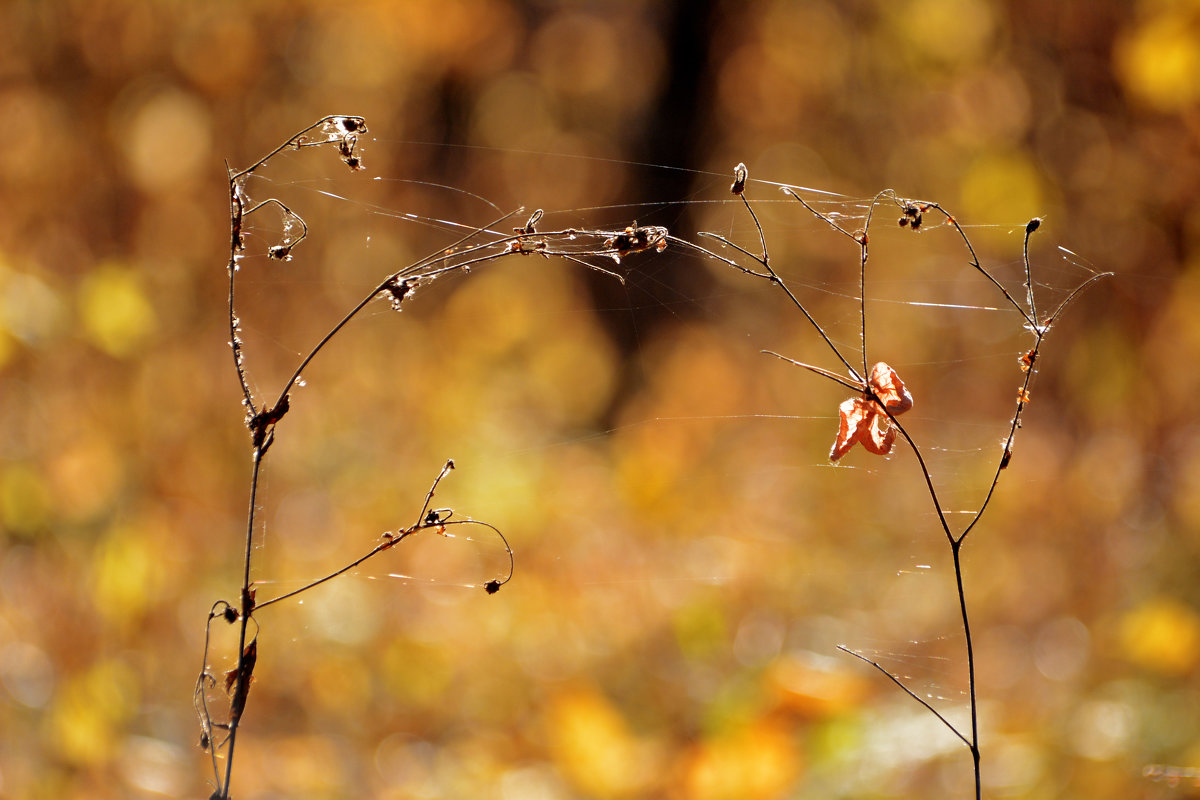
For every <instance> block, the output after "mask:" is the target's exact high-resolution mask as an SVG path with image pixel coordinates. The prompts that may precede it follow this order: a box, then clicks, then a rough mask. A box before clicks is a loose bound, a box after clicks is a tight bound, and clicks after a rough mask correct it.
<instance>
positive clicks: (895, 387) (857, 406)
mask: <svg viewBox="0 0 1200 800" xmlns="http://www.w3.org/2000/svg"><path fill="white" fill-rule="evenodd" d="M868 385H869V387H870V391H871V392H873V393H874V394H875V396H876V397H878V398H879V400H880V401H882V402H883V408H886V409H887V410H888V411H889V412H891V414H892V415H893V416H895V415H897V414H903V413H904V412H905V411H908V410H909V409H910V408H912V407H913V398H912V395H911V394H909V391H908V389H907V388H906V387H905V386H904V381H902V380H900V376H899V375H897V374H896V370H894V369H892V368H891V367H889V366H888V365H887V364H885V363H883V362H882V361H880V362H879V363H877V364H876V365H875V366H874V367H872V369H871V376H870V378H869V380H868ZM864 394H865V396H863V397H852V398H850V399H849V400H845V401H843V402H842V404H841V405H840V406H838V434H837V439H835V440H834V443H833V447H832V448H831V449H830V450H829V460H830V461H837V460H838V459H840V458H841V457H842V456H844V455H846V453H848V452H850V448H852V447H854V443H855V442H862V446H863V447H864V448H866V450H867V452H869V453H874V454H875V455H880V456H882V455H887V454H888V453H890V452H892V445H893V444H895V442H896V430H895V428H893V427H892V425H891V423H890V422H889V420H888V417H887V414H886V413H884V410H883V408H881V407H880V405H879V403H877V402H875V400H873V399H872V398H871V397H870V396H869V394H868V393H865V392H864Z"/></svg>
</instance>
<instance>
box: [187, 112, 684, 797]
mask: <svg viewBox="0 0 1200 800" xmlns="http://www.w3.org/2000/svg"><path fill="white" fill-rule="evenodd" d="M314 131H318V132H319V133H318V134H317V135H315V136H314V134H313V132H314ZM365 131H366V124H365V122H364V121H363V119H362V118H361V117H347V116H330V117H325V118H323V119H321V120H318V121H317V122H316V123H314V124H313V125H310V126H308V127H307V128H305V129H303V130H302V131H300V132H298V133H297V134H295V135H293V136H292V137H291V138H290V139H288V140H287V141H286V142H285V143H284V144H282V145H280V146H279V147H277V148H275V149H274V150H272V151H271V152H270V153H268V154H267V155H266V156H264V157H263V158H261V159H259V160H258V161H256V162H255V163H254V164H253V165H252V166H250V167H249V168H247V169H243V170H240V171H234V170H232V169H229V170H228V174H229V208H230V211H229V218H230V252H229V262H228V272H229V292H228V313H229V335H230V347H231V349H232V352H233V358H234V368H235V371H236V373H237V377H238V382H239V384H240V385H241V388H242V395H243V405H244V406H245V409H246V420H245V421H246V425H247V427H248V428H249V429H250V434H251V443H252V448H251V454H252V466H251V474H250V506H249V509H248V511H247V514H246V538H245V551H244V554H243V562H242V586H241V600H240V602H239V603H238V604H237V606H236V608H235V606H234V605H233V604H231V603H228V602H225V601H218V602H217V603H215V604H214V605H213V607H212V609H211V610H210V612H209V617H208V622H207V623H206V627H205V646H204V664H203V666H202V668H201V671H200V674H199V677H198V678H197V680H196V696H195V704H196V710H197V714H198V716H199V718H200V727H201V743H202V744H203V745H204V747H205V748H206V749H208V750H209V753H210V757H211V759H212V765H213V780H214V783H215V791H214V792H213V794H212V796H211V798H210V800H229V796H230V794H229V793H230V785H231V783H232V779H233V764H234V752H235V748H236V744H237V739H238V731H239V729H240V723H241V718H242V714H243V712H244V710H245V707H246V701H247V698H248V696H249V691H250V685H251V681H252V680H253V676H254V665H255V663H256V662H257V656H258V628H257V621H255V617H254V615H255V613H256V612H257V611H260V610H262V609H263V608H266V607H267V606H271V605H274V604H276V603H279V602H281V601H283V600H286V599H289V598H292V597H295V596H297V595H299V594H301V593H303V592H307V591H309V590H311V589H313V588H315V587H317V586H320V585H322V584H324V583H326V582H328V581H331V580H333V579H334V578H337V577H338V576H340V575H344V574H345V573H347V572H349V571H351V570H353V569H354V568H356V567H358V566H360V565H361V564H362V563H363V562H365V561H367V560H368V559H371V558H373V557H375V556H377V555H379V554H381V553H383V552H386V551H388V550H390V549H392V548H393V547H395V546H396V545H397V544H399V543H400V542H401V541H403V540H405V539H407V538H409V537H411V536H412V535H414V534H416V533H420V532H422V531H432V532H434V533H437V534H442V535H450V534H448V533H447V530H446V529H447V527H450V526H457V525H478V526H482V527H485V528H487V529H489V530H490V531H492V532H493V533H495V535H496V536H498V537H499V538H500V540H501V542H503V544H504V548H505V551H506V553H507V554H508V560H509V566H508V574H507V575H506V576H504V577H503V578H496V579H492V580H489V581H487V582H486V583H485V584H483V588H484V589H485V590H486V591H487V592H488V593H489V594H492V593H494V592H496V591H497V590H498V589H499V588H500V586H502V585H503V584H505V583H507V582H508V581H509V580H510V579H511V578H512V574H513V552H512V548H511V547H510V546H509V543H508V541H507V539H506V538H505V537H504V534H503V533H501V532H500V530H499V529H498V528H496V527H495V526H493V525H491V524H489V523H487V522H482V521H480V520H475V519H470V518H466V519H455V520H451V519H450V516H451V514H452V513H453V512H452V511H450V510H448V509H443V510H430V509H429V504H430V502H431V500H432V498H433V495H434V492H435V491H436V489H437V486H438V484H439V483H440V481H441V480H442V479H443V478H444V477H446V475H447V474H448V473H449V471H450V470H451V469H453V468H454V462H453V461H447V462H446V464H445V466H443V467H442V470H441V472H440V473H439V474H438V476H437V478H436V479H435V480H434V481H433V484H432V485H431V486H430V489H429V491H428V493H427V494H426V495H425V502H424V504H423V505H422V507H421V512H420V514H418V515H417V520H416V522H415V523H413V524H412V525H409V526H408V527H406V528H404V529H403V530H401V531H400V532H399V533H396V534H392V533H385V534H384V535H383V541H382V542H379V543H377V544H376V545H375V546H374V547H372V548H371V549H370V550H368V551H367V553H366V554H365V555H363V556H361V557H359V558H357V559H355V560H353V561H351V562H350V563H348V564H345V565H343V566H341V567H339V568H337V569H334V570H332V571H331V572H329V573H328V574H326V575H325V576H324V577H321V578H318V579H316V580H314V581H311V582H309V583H307V584H305V585H304V586H302V587H300V588H299V589H296V590H294V591H291V592H287V593H285V594H282V595H280V596H278V597H274V598H271V599H270V600H266V601H264V602H262V603H256V598H255V588H254V585H253V583H252V582H251V580H250V575H251V562H252V559H253V555H254V547H253V543H254V530H255V525H256V520H257V514H258V490H259V485H260V482H261V476H262V467H263V462H264V459H265V458H266V455H267V452H268V450H269V449H270V447H271V444H272V443H273V442H274V439H275V429H276V426H277V425H278V423H279V422H280V421H281V420H282V419H283V417H284V416H286V414H287V413H288V411H289V409H290V402H291V401H290V392H291V389H292V387H293V386H295V385H297V384H299V383H300V376H301V373H302V372H303V370H305V369H306V368H307V367H308V366H309V365H310V364H311V363H312V361H313V360H314V359H315V358H316V357H317V356H318V355H319V354H320V353H321V352H322V351H323V350H324V349H325V347H326V345H328V344H329V342H330V341H332V340H333V339H334V337H336V336H337V335H338V334H339V333H341V331H342V330H343V329H344V328H345V327H346V326H347V325H349V324H350V322H351V321H353V320H354V319H355V318H356V317H358V315H359V314H360V313H361V312H362V311H363V310H364V309H365V308H366V307H367V306H368V305H369V304H370V303H371V302H372V301H373V300H375V299H376V298H380V297H382V298H384V299H387V300H390V302H391V305H392V307H393V308H394V309H396V310H400V308H401V306H402V304H403V303H404V302H405V301H406V300H407V299H408V298H409V297H411V295H412V293H413V290H414V289H415V288H416V287H417V286H418V285H419V284H422V283H427V282H429V281H433V280H436V279H437V278H440V277H442V276H444V275H447V274H449V273H451V272H455V271H463V272H468V271H470V269H471V268H472V267H473V266H475V265H478V264H483V263H487V262H491V261H495V260H498V259H500V258H506V257H509V256H530V255H539V256H542V257H546V258H549V257H551V256H555V257H559V258H562V259H564V260H566V261H570V262H573V263H578V264H581V265H583V266H586V267H588V268H590V269H594V270H597V271H599V272H602V273H604V274H606V275H610V276H612V277H615V278H616V279H618V280H623V278H622V277H621V276H620V275H619V274H618V273H616V272H614V271H613V270H611V269H609V268H607V267H606V266H604V265H605V264H607V263H610V262H611V263H614V264H620V263H621V259H622V258H623V257H625V256H628V255H630V254H633V253H640V252H645V251H661V250H662V249H664V248H665V247H666V246H667V243H668V241H669V240H670V237H669V234H668V232H667V230H666V228H661V227H657V226H644V227H638V226H637V225H636V223H635V224H634V225H631V226H629V227H626V228H625V229H624V230H575V229H564V230H555V231H538V230H537V229H536V224H537V223H538V222H540V220H541V218H542V211H541V210H540V209H539V210H538V211H536V212H534V214H533V215H532V216H531V217H530V218H529V219H528V221H527V222H526V224H525V225H524V226H522V227H520V228H514V229H513V233H512V235H507V234H504V233H498V232H496V231H495V230H493V228H495V226H498V225H500V224H502V223H504V222H505V221H506V220H508V219H510V218H511V217H512V216H514V215H515V214H517V213H520V212H519V211H514V212H509V213H506V214H503V215H502V216H500V217H498V218H497V219H495V220H493V221H492V222H490V223H488V224H487V225H484V226H483V227H475V228H472V229H470V232H469V233H467V234H466V235H464V236H462V237H461V238H459V239H458V240H457V241H455V242H453V243H452V244H450V245H449V246H447V247H444V248H441V249H439V250H438V251H436V252H434V253H431V254H430V255H428V256H426V257H425V258H422V259H419V260H418V261H415V262H413V263H411V264H409V265H408V266H406V267H404V268H403V269H400V270H398V271H396V272H394V273H392V274H391V275H388V276H387V277H386V278H384V279H383V281H381V282H380V283H379V284H377V285H376V286H375V287H374V288H373V289H371V290H370V291H369V292H367V294H366V295H365V296H364V297H363V298H362V300H360V301H359V302H358V303H357V304H355V305H354V306H353V307H352V308H351V309H350V310H349V311H348V312H347V313H346V314H345V315H343V316H342V318H341V319H340V320H339V321H338V322H337V323H336V324H334V325H333V326H332V327H331V328H330V329H329V331H328V332H326V333H325V334H324V336H322V337H321V338H320V339H319V340H318V341H317V343H316V344H315V345H314V346H313V347H312V348H311V349H310V350H309V351H308V353H307V354H306V355H304V356H303V357H302V358H300V360H299V363H298V364H297V366H296V367H295V369H294V371H293V372H292V373H291V376H290V377H289V378H288V379H287V381H285V382H284V383H283V385H282V386H281V387H280V389H279V391H278V394H277V395H276V397H275V401H274V403H273V404H271V405H269V406H268V405H265V404H263V405H258V404H256V402H255V399H254V394H253V392H252V391H251V389H250V380H249V376H248V373H247V368H246V363H245V354H244V352H243V346H242V342H241V339H240V336H239V333H240V324H241V323H240V321H239V319H238V316H237V310H236V300H237V291H236V289H237V276H238V273H239V270H240V266H241V265H240V262H241V260H242V258H243V251H244V249H245V243H244V238H243V226H244V223H245V220H246V218H247V217H248V216H250V215H251V214H254V213H256V212H258V211H261V210H263V209H265V208H267V207H274V208H277V209H278V210H279V211H280V212H281V213H282V214H283V215H284V218H285V221H286V226H285V231H290V229H291V226H292V225H296V224H298V225H299V226H300V233H299V235H297V236H295V237H294V238H293V237H292V236H291V235H290V233H287V232H285V238H284V240H283V242H282V243H280V244H277V245H274V246H272V247H269V248H268V249H267V256H268V257H269V258H272V259H276V260H286V259H290V258H291V254H292V249H293V248H294V247H295V246H296V245H298V244H299V243H300V242H302V241H303V240H304V239H305V238H306V237H307V236H308V232H309V229H308V225H307V223H306V222H305V221H304V220H303V219H302V218H301V217H300V216H299V215H298V214H296V213H295V212H294V211H292V209H290V208H289V207H288V206H286V205H285V204H284V203H282V202H281V201H279V200H276V199H274V198H268V199H267V200H263V201H262V202H259V203H255V204H250V201H249V199H248V197H247V195H246V192H245V188H244V185H243V184H244V181H245V178H246V177H247V176H248V175H250V174H251V173H253V172H255V171H256V170H258V169H260V168H262V167H264V166H265V165H266V164H267V163H268V162H269V161H270V160H271V158H272V157H274V156H275V155H277V154H279V153H281V152H283V151H284V150H286V149H289V148H295V149H298V148H303V147H316V146H321V145H332V146H335V147H336V148H337V150H338V151H339V152H340V154H341V159H342V161H343V162H345V163H346V165H347V166H349V167H350V168H351V169H355V170H357V169H360V168H361V161H360V159H359V156H358V152H357V149H356V148H357V144H358V136H359V135H360V134H361V133H364V132H365ZM463 227H465V226H463ZM216 619H223V620H224V621H226V622H228V623H230V624H232V623H235V622H236V623H238V624H239V629H238V651H237V661H236V665H235V667H234V668H233V669H232V670H230V671H229V672H227V673H226V675H225V688H226V691H227V693H228V694H229V696H230V701H229V711H228V716H227V721H225V722H214V721H213V718H212V715H211V714H210V708H209V702H208V698H207V692H208V690H209V689H211V688H213V687H215V686H217V685H218V683H219V682H218V681H217V679H216V677H214V676H213V674H212V673H211V672H210V671H209V667H208V657H209V643H210V641H211V636H210V634H211V628H212V623H213V621H214V620H216ZM252 621H254V622H255V630H254V632H253V634H251V631H250V623H251V622H252ZM218 729H220V730H224V731H226V735H225V738H224V739H223V740H222V741H221V742H219V743H218V742H216V741H214V738H215V737H214V731H216V730H218ZM219 749H223V751H224V756H225V767H224V770H223V774H222V770H221V769H220V765H219V762H218V752H217V751H218V750H219Z"/></svg>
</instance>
